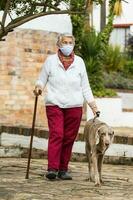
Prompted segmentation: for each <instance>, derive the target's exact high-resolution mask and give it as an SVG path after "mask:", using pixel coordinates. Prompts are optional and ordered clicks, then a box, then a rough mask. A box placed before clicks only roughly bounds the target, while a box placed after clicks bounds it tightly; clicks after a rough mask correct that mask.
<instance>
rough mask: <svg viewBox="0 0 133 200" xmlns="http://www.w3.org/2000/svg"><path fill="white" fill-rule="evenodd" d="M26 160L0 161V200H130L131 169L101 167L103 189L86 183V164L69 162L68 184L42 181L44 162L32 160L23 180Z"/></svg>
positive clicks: (7, 159) (132, 186)
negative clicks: (27, 173)
mask: <svg viewBox="0 0 133 200" xmlns="http://www.w3.org/2000/svg"><path fill="white" fill-rule="evenodd" d="M26 165H27V159H22V158H17V159H16V158H1V162H0V200H81V199H82V200H103V199H104V200H116V199H117V200H127V199H128V200H133V166H126V165H105V164H104V167H103V168H104V172H103V179H104V181H105V183H104V185H103V186H101V187H95V186H94V183H90V182H88V181H86V178H87V172H88V169H87V163H85V162H82V163H81V162H71V163H70V168H69V170H70V171H71V173H72V176H73V180H72V181H61V180H56V181H48V180H46V178H44V176H43V175H44V173H45V171H46V168H47V160H44V159H38V160H37V159H32V161H31V170H30V178H29V179H28V180H26V179H25V171H26Z"/></svg>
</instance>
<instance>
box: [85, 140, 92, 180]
mask: <svg viewBox="0 0 133 200" xmlns="http://www.w3.org/2000/svg"><path fill="white" fill-rule="evenodd" d="M85 150H86V157H87V162H88V178H87V180H89V181H93V174H92V168H93V166H92V158H91V157H92V155H91V152H90V148H89V146H88V145H87V144H86V146H85Z"/></svg>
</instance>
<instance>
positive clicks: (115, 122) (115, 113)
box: [87, 98, 133, 127]
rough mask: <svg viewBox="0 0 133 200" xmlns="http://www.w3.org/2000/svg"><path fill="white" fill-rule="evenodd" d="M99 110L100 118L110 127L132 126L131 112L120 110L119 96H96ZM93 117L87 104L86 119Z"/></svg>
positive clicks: (132, 117) (132, 115) (120, 101)
mask: <svg viewBox="0 0 133 200" xmlns="http://www.w3.org/2000/svg"><path fill="white" fill-rule="evenodd" d="M96 103H97V106H98V108H99V110H100V111H101V114H100V118H99V119H100V120H101V121H104V122H106V123H107V124H109V125H110V126H112V127H133V112H122V99H121V98H96ZM91 118H93V114H92V111H91V109H90V108H89V106H88V107H87V120H89V119H91Z"/></svg>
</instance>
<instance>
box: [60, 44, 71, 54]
mask: <svg viewBox="0 0 133 200" xmlns="http://www.w3.org/2000/svg"><path fill="white" fill-rule="evenodd" d="M73 48H74V46H73V45H70V44H65V45H63V46H62V47H60V50H61V52H62V53H63V54H64V56H69V55H70V54H71V53H72V51H73Z"/></svg>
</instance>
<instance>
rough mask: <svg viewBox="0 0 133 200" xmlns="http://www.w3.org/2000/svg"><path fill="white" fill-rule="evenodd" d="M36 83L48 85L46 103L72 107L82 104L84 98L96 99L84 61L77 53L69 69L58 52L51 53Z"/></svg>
mask: <svg viewBox="0 0 133 200" xmlns="http://www.w3.org/2000/svg"><path fill="white" fill-rule="evenodd" d="M36 85H39V86H41V87H42V88H44V87H45V86H47V94H46V95H45V105H58V106H59V107H60V108H71V107H80V106H82V105H83V102H84V100H86V101H87V102H88V103H89V102H92V101H94V97H93V94H92V91H91V88H90V84H89V80H88V77H87V73H86V68H85V64H84V61H83V59H82V58H81V57H79V56H76V55H75V56H74V62H73V63H72V64H71V65H70V66H69V68H68V69H67V70H65V69H64V67H63V65H62V63H61V62H60V60H59V58H58V55H57V54H54V55H50V56H49V57H48V58H47V59H46V61H45V63H44V64H43V66H42V70H41V72H40V75H39V77H38V80H37V81H36Z"/></svg>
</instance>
